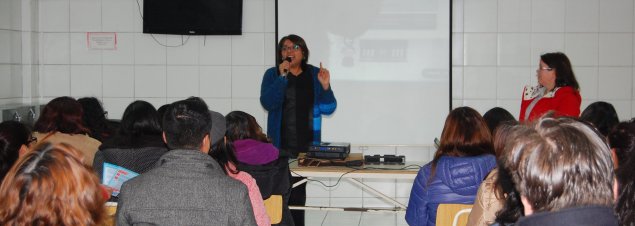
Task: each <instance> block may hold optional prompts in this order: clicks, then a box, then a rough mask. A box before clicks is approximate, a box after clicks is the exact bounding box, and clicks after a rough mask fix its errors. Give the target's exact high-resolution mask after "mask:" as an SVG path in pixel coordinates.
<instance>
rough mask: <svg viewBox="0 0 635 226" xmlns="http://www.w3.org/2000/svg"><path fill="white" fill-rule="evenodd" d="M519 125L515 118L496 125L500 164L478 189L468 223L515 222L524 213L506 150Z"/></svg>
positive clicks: (502, 223) (495, 134)
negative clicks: (508, 140) (515, 128)
mask: <svg viewBox="0 0 635 226" xmlns="http://www.w3.org/2000/svg"><path fill="white" fill-rule="evenodd" d="M516 124H518V123H517V122H515V121H507V122H503V123H502V124H501V125H499V126H497V127H496V130H495V132H494V138H493V143H494V150H495V151H496V162H497V165H498V167H497V168H495V169H493V170H492V171H491V172H490V173H489V174H488V175H487V177H486V178H485V180H484V181H483V183H481V186H480V187H479V188H478V192H477V193H476V200H474V206H473V207H472V211H471V212H470V216H469V218H468V225H473V226H475V225H492V224H494V223H497V225H512V224H514V223H515V222H516V221H517V220H518V218H519V217H520V216H522V203H520V197H519V196H518V191H516V189H515V188H514V183H513V181H512V179H511V176H510V175H509V170H508V168H507V167H506V165H505V160H504V156H505V154H504V153H503V151H504V148H505V143H506V141H507V137H508V135H509V130H510V129H511V128H513V126H514V125H516Z"/></svg>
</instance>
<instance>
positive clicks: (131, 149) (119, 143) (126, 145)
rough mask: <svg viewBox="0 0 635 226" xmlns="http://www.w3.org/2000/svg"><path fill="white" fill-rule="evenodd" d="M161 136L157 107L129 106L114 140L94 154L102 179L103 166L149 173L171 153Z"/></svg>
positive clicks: (147, 105)
mask: <svg viewBox="0 0 635 226" xmlns="http://www.w3.org/2000/svg"><path fill="white" fill-rule="evenodd" d="M161 135H162V132H161V127H160V126H159V118H158V114H157V111H156V109H154V106H152V104H150V103H148V102H145V101H142V100H138V101H135V102H132V103H130V105H128V107H126V110H125V111H124V113H123V117H122V118H121V125H120V127H119V130H118V131H117V133H116V134H115V136H114V137H112V138H111V139H109V140H107V141H106V142H104V143H103V144H102V145H101V146H100V147H99V151H97V153H95V160H94V161H93V168H94V169H95V172H96V173H97V175H98V176H99V177H100V178H101V177H102V173H103V172H102V171H103V165H104V163H110V164H114V165H118V166H121V167H124V168H126V169H129V170H132V171H134V172H136V173H140V174H141V173H145V172H147V171H149V170H150V169H152V167H154V164H155V163H156V161H157V160H159V158H160V157H161V156H162V155H163V154H165V153H166V152H167V151H168V148H167V147H166V145H165V143H164V142H163V138H162V136H161ZM102 179H103V178H102Z"/></svg>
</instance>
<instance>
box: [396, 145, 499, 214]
mask: <svg viewBox="0 0 635 226" xmlns="http://www.w3.org/2000/svg"><path fill="white" fill-rule="evenodd" d="M495 166H496V158H495V157H494V156H493V155H479V156H473V157H448V156H443V157H441V158H440V159H439V161H438V162H437V169H436V173H435V175H434V178H433V179H432V180H431V181H430V182H428V180H429V178H430V170H431V168H432V163H428V164H426V165H425V166H423V167H421V169H420V170H419V173H418V174H417V178H415V181H414V184H413V185H412V191H411V192H410V200H409V201H408V209H407V210H406V221H407V222H408V225H410V226H424V225H425V226H434V225H435V224H436V218H437V207H438V206H439V203H456V204H473V203H474V198H475V196H476V192H477V191H478V187H479V186H480V185H481V182H482V181H483V179H485V177H486V176H487V174H488V173H489V171H491V170H492V169H493V168H494V167H495Z"/></svg>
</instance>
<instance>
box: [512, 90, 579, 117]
mask: <svg viewBox="0 0 635 226" xmlns="http://www.w3.org/2000/svg"><path fill="white" fill-rule="evenodd" d="M538 92H539V91H538V89H537V88H536V87H531V86H526V87H525V89H524V90H523V96H522V100H523V101H522V103H521V104H520V118H518V120H519V121H521V122H522V121H525V111H526V109H527V107H528V106H529V104H531V102H532V101H533V100H534V98H536V96H538V94H539V93H538ZM581 103H582V97H580V92H578V91H577V90H575V89H574V88H573V87H571V86H563V87H556V88H555V89H553V91H551V92H548V93H547V94H545V95H544V96H543V97H542V99H540V100H539V101H538V103H536V105H535V106H534V108H533V109H532V110H531V112H530V113H529V118H528V119H529V121H531V120H534V119H536V118H539V117H540V116H542V115H543V114H545V113H547V112H548V111H551V110H553V111H555V116H572V117H579V116H580V104H581Z"/></svg>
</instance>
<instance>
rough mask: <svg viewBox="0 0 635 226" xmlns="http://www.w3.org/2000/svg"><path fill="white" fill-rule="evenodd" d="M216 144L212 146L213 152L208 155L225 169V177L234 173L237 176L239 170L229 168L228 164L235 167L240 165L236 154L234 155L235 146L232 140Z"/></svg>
mask: <svg viewBox="0 0 635 226" xmlns="http://www.w3.org/2000/svg"><path fill="white" fill-rule="evenodd" d="M222 141H223V140H221V141H220V142H216V144H214V145H213V146H212V150H211V151H210V152H209V153H208V154H209V156H212V158H214V160H216V162H218V165H220V166H221V167H222V168H223V172H224V173H225V175H227V174H229V173H232V174H237V173H238V170H236V168H229V167H227V165H228V164H230V163H231V164H232V165H234V167H236V166H237V165H238V160H237V159H236V154H235V153H234V150H235V149H234V144H233V143H232V142H231V141H230V140H226V142H222Z"/></svg>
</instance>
